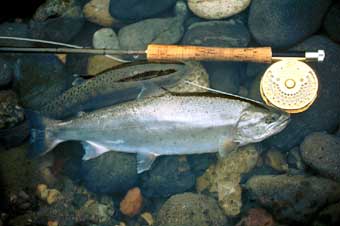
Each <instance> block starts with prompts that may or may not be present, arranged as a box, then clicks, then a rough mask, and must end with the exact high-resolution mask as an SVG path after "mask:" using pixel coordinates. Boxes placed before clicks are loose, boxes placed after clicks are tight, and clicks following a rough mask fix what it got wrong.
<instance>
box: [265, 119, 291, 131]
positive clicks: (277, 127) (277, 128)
mask: <svg viewBox="0 0 340 226" xmlns="http://www.w3.org/2000/svg"><path fill="white" fill-rule="evenodd" d="M279 121H280V122H279V123H278V124H275V125H272V126H271V127H270V128H269V129H270V130H272V131H275V133H274V134H277V133H279V132H281V131H282V130H284V129H285V128H286V127H287V125H288V123H289V122H290V117H285V118H283V119H280V120H279Z"/></svg>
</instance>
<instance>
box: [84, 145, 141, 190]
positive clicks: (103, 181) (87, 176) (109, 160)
mask: <svg viewBox="0 0 340 226" xmlns="http://www.w3.org/2000/svg"><path fill="white" fill-rule="evenodd" d="M136 169H137V165H136V158H135V155H133V154H126V153H121V152H115V151H111V152H107V153H105V154H103V155H101V156H99V157H97V158H95V159H91V160H88V161H83V164H82V172H83V182H84V184H85V186H86V187H87V188H88V189H89V190H91V191H93V192H98V193H107V194H110V193H114V192H126V191H127V190H128V189H129V188H131V187H132V186H133V185H134V184H135V183H136V181H137V170H136Z"/></svg>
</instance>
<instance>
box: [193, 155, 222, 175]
mask: <svg viewBox="0 0 340 226" xmlns="http://www.w3.org/2000/svg"><path fill="white" fill-rule="evenodd" d="M188 162H189V164H190V168H191V171H192V172H193V173H194V174H195V175H196V177H197V176H201V175H202V174H203V173H204V172H205V171H206V170H207V169H208V167H209V166H210V165H212V164H214V163H216V154H215V153H206V154H196V155H188Z"/></svg>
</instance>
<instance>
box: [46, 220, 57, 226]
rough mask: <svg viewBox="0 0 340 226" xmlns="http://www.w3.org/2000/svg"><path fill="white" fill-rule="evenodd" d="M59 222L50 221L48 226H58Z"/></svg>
mask: <svg viewBox="0 0 340 226" xmlns="http://www.w3.org/2000/svg"><path fill="white" fill-rule="evenodd" d="M58 225H59V222H58V221H48V222H47V226H58Z"/></svg>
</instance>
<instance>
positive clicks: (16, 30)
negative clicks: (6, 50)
mask: <svg viewBox="0 0 340 226" xmlns="http://www.w3.org/2000/svg"><path fill="white" fill-rule="evenodd" d="M0 34H1V36H12V37H20V38H30V32H29V28H28V26H27V24H24V23H9V22H5V23H1V24H0ZM0 45H1V46H17V45H18V41H16V40H7V39H0ZM20 46H23V47H32V43H30V42H20Z"/></svg>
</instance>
